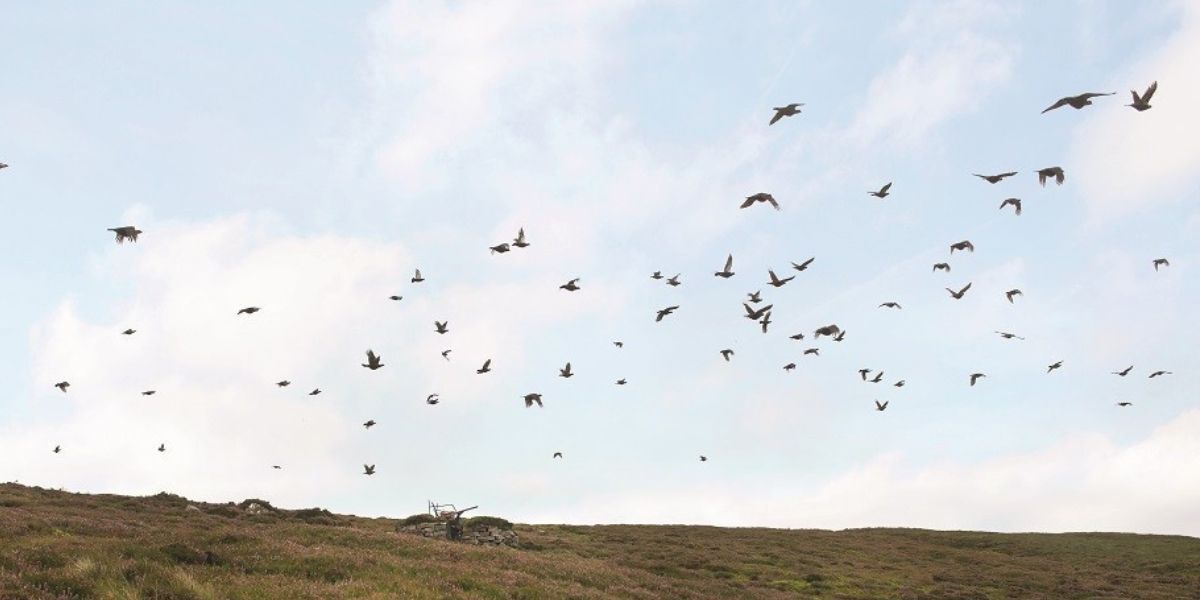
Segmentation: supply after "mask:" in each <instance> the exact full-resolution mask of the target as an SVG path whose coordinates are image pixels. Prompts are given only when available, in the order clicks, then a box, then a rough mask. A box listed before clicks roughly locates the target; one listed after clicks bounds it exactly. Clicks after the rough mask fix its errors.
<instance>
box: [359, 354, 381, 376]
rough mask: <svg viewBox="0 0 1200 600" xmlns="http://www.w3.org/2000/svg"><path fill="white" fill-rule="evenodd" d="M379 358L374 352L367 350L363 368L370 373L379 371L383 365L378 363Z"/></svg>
mask: <svg viewBox="0 0 1200 600" xmlns="http://www.w3.org/2000/svg"><path fill="white" fill-rule="evenodd" d="M381 358H382V357H381V356H379V355H378V354H375V351H374V350H367V362H366V363H364V364H363V366H364V367H366V368H368V369H370V370H372V371H374V370H376V369H379V368H380V367H382V366H383V363H382V362H379V361H380V359H381Z"/></svg>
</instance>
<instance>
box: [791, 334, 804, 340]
mask: <svg viewBox="0 0 1200 600" xmlns="http://www.w3.org/2000/svg"><path fill="white" fill-rule="evenodd" d="M788 337H789V338H791V339H793V340H802V339H804V334H803V333H795V334H792V335H789V336H788Z"/></svg>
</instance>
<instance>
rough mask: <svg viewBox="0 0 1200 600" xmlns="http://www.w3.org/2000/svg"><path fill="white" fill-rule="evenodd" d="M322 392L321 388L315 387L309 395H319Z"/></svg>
mask: <svg viewBox="0 0 1200 600" xmlns="http://www.w3.org/2000/svg"><path fill="white" fill-rule="evenodd" d="M320 393H321V388H313V391H311V392H309V393H308V395H309V396H317V395H319V394H320Z"/></svg>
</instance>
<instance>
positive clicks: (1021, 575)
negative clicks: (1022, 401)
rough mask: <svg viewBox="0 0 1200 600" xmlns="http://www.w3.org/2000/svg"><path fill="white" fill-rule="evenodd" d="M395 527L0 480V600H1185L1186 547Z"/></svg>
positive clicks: (692, 530)
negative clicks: (489, 535) (475, 532)
mask: <svg viewBox="0 0 1200 600" xmlns="http://www.w3.org/2000/svg"><path fill="white" fill-rule="evenodd" d="M189 505H191V506H194V507H195V508H189ZM197 509H199V510H197ZM395 524H396V521H395V520H391V519H365V518H359V517H348V516H339V515H331V514H329V513H327V512H324V511H320V510H305V511H278V512H272V513H268V514H259V515H252V514H249V513H247V512H246V511H244V510H242V509H239V508H238V507H236V506H235V505H230V504H224V505H222V504H205V503H200V502H190V501H188V500H186V499H184V498H181V497H178V496H173V495H170V494H159V495H157V496H151V497H144V498H138V497H126V496H111V495H85V494H71V493H67V492H59V491H52V490H43V489H40V488H29V487H23V486H20V485H15V484H2V485H0V599H3V600H10V599H13V600H15V599H18V598H19V599H36V598H130V599H133V598H162V599H168V598H169V599H180V600H183V599H210V598H211V599H225V598H313V599H330V598H673V599H674V598H768V599H769V598H871V599H876V598H961V599H974V598H979V599H981V600H982V599H995V598H1022V599H1025V598H1054V599H1070V598H1122V599H1126V598H1162V599H1172V600H1176V599H1181V598H1196V599H1200V539H1195V538H1187V537H1174V536H1147V535H1127V534H1104V533H1100V534H1092V533H1088V534H1060V535H1050V534H995V533H974V532H940V531H925V530H915V529H862V530H849V531H837V532H833V531H816V530H778V529H725V528H716V527H682V526H625V525H621V526H598V527H577V526H564V525H517V526H516V527H515V529H516V531H517V532H518V533H519V534H520V536H521V546H522V547H521V548H519V549H512V548H501V547H483V546H478V547H477V546H468V545H464V544H456V543H449V542H443V541H437V540H426V539H423V538H419V537H416V536H411V535H401V534H397V533H395V532H394V528H395Z"/></svg>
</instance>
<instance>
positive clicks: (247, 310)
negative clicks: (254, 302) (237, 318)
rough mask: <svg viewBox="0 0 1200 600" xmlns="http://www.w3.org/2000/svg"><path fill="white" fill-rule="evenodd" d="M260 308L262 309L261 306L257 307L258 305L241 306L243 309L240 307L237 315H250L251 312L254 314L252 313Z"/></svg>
mask: <svg viewBox="0 0 1200 600" xmlns="http://www.w3.org/2000/svg"><path fill="white" fill-rule="evenodd" d="M260 310H262V309H261V308H259V307H257V306H247V307H246V308H243V309H241V310H239V311H237V314H239V315H252V314H254V313H256V312H258V311H260Z"/></svg>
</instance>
